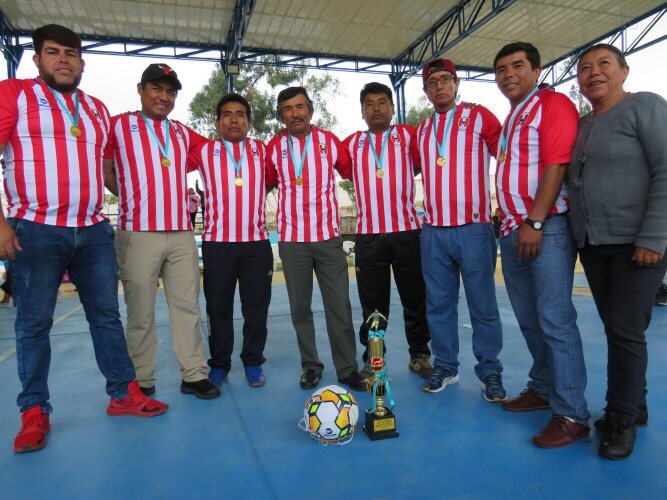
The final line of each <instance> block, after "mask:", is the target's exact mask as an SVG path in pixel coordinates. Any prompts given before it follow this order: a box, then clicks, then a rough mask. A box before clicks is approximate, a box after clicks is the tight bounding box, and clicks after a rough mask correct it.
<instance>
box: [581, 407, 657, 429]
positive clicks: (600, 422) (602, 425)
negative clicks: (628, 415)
mask: <svg viewBox="0 0 667 500" xmlns="http://www.w3.org/2000/svg"><path fill="white" fill-rule="evenodd" d="M593 425H594V426H595V428H596V429H597V430H599V431H601V432H604V431H605V430H606V429H607V415H606V414H605V415H602V416H601V417H600V418H598V419H597V420H596V421H595V422H594V423H593ZM647 425H648V407H647V406H646V405H643V406H638V407H637V414H636V415H635V426H637V427H646V426H647Z"/></svg>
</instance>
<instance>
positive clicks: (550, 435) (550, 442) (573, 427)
mask: <svg viewBox="0 0 667 500" xmlns="http://www.w3.org/2000/svg"><path fill="white" fill-rule="evenodd" d="M590 432H591V430H590V429H589V428H588V427H587V426H585V425H584V424H580V423H579V422H575V421H573V420H570V419H569V418H566V417H563V416H560V415H554V416H553V417H551V420H549V423H548V424H547V426H546V427H545V428H544V429H542V430H541V431H540V432H538V433H537V434H535V435H534V436H533V444H535V446H539V447H540V448H562V447H563V446H567V445H569V444H572V443H574V442H575V441H578V440H579V439H583V438H585V437H586V436H588V434H589V433H590Z"/></svg>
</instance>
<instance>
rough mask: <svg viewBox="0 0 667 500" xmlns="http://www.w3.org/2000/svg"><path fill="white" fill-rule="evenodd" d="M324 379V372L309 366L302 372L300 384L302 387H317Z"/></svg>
mask: <svg viewBox="0 0 667 500" xmlns="http://www.w3.org/2000/svg"><path fill="white" fill-rule="evenodd" d="M320 380H322V374H321V373H319V372H318V371H317V370H315V369H313V368H307V369H306V371H304V372H303V373H302V374H301V380H299V385H300V386H301V388H302V389H315V387H317V384H319V383H320Z"/></svg>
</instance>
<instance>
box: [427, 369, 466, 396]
mask: <svg viewBox="0 0 667 500" xmlns="http://www.w3.org/2000/svg"><path fill="white" fill-rule="evenodd" d="M458 381H459V374H458V373H451V372H450V371H449V370H448V369H447V368H444V367H442V366H436V367H434V368H433V374H432V375H431V376H430V377H429V378H428V380H426V383H424V385H423V386H422V390H423V391H426V392H440V391H444V390H445V387H447V386H448V385H450V384H455V383H457V382H458Z"/></svg>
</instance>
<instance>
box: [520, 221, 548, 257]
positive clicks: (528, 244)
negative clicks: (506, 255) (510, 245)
mask: <svg viewBox="0 0 667 500" xmlns="http://www.w3.org/2000/svg"><path fill="white" fill-rule="evenodd" d="M541 243H542V231H537V230H536V229H533V228H532V227H530V226H529V225H528V224H523V225H522V226H521V227H520V228H519V238H518V240H517V242H516V257H517V259H519V260H522V261H531V260H533V259H534V258H535V257H537V256H538V255H540V245H541Z"/></svg>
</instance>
